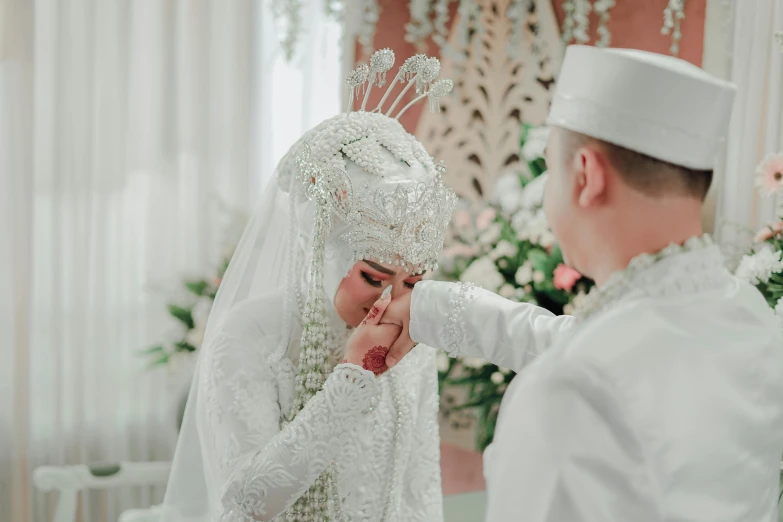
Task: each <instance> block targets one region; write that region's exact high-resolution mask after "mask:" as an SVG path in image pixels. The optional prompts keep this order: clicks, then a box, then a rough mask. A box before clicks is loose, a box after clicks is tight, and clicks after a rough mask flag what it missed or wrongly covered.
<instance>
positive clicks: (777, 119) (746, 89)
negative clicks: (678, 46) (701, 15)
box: [716, 0, 783, 252]
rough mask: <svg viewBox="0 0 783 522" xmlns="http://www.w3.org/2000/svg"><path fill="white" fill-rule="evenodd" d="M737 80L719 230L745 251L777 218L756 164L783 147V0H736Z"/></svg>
mask: <svg viewBox="0 0 783 522" xmlns="http://www.w3.org/2000/svg"><path fill="white" fill-rule="evenodd" d="M732 7H733V10H732V11H731V12H730V15H731V19H730V20H729V26H730V27H729V28H730V29H732V30H733V34H732V42H733V43H732V52H731V56H730V60H731V81H733V82H734V83H736V84H737V86H738V92H737V99H736V102H735V105H734V112H733V114H732V118H731V127H730V130H729V136H728V142H727V148H726V158H725V162H724V165H723V167H722V169H721V170H722V172H719V174H720V177H719V192H718V195H719V196H718V197H719V199H718V205H717V218H716V222H717V227H716V231H717V234H718V237H719V239H720V240H721V242H722V243H724V244H726V245H728V246H734V247H735V248H734V250H735V251H737V252H739V251H741V250H742V249H743V248H744V247H746V246H748V243H749V240H750V239H751V238H752V233H753V232H755V231H756V229H758V228H759V227H761V226H763V225H764V224H766V223H768V222H770V221H772V220H773V219H775V217H776V216H775V201H773V200H771V199H769V198H764V197H763V196H760V195H759V194H758V191H757V190H756V187H755V185H754V179H755V168H756V165H758V163H759V162H760V161H761V160H762V159H763V157H764V156H765V155H766V154H768V153H773V152H781V151H783V52H782V51H781V48H780V45H779V44H778V43H777V42H776V41H775V38H774V34H775V32H776V31H783V0H753V1H742V2H739V1H737V2H733V4H732Z"/></svg>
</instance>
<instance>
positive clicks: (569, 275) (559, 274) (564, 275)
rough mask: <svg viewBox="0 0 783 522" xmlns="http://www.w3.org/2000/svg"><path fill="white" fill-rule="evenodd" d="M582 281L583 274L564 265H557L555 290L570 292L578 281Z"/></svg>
mask: <svg viewBox="0 0 783 522" xmlns="http://www.w3.org/2000/svg"><path fill="white" fill-rule="evenodd" d="M580 279H582V274H580V273H579V272H577V271H576V270H574V269H573V268H571V267H570V266H566V265H564V264H562V263H561V264H559V265H557V268H555V274H554V283H555V288H557V289H560V290H565V291H566V292H570V291H571V289H572V288H573V287H574V285H575V284H576V282H577V281H579V280H580Z"/></svg>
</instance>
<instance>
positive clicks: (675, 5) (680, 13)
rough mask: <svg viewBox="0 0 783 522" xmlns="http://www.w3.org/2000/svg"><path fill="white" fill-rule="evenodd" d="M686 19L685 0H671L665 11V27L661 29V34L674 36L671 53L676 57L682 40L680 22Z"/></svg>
mask: <svg viewBox="0 0 783 522" xmlns="http://www.w3.org/2000/svg"><path fill="white" fill-rule="evenodd" d="M683 18H685V0H669V5H667V6H666V9H664V10H663V27H662V28H661V34H663V35H668V34H670V33H671V35H672V46H671V47H670V48H669V51H671V53H672V54H673V55H674V56H677V55H678V54H679V52H680V38H682V32H681V31H680V22H682V19H683Z"/></svg>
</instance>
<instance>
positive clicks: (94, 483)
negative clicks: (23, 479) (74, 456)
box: [33, 462, 171, 522]
mask: <svg viewBox="0 0 783 522" xmlns="http://www.w3.org/2000/svg"><path fill="white" fill-rule="evenodd" d="M170 471H171V462H121V463H118V464H108V465H93V466H88V465H85V464H78V465H75V466H41V467H39V468H36V470H35V472H34V473H33V483H34V484H35V487H36V488H38V489H39V490H41V491H44V492H48V491H55V490H56V491H57V492H58V493H59V496H58V499H57V507H56V508H55V512H54V519H53V520H52V522H74V520H75V519H76V507H77V504H78V500H79V492H81V491H84V490H87V489H111V488H117V487H121V486H158V485H163V486H165V485H166V483H167V482H168V479H169V473H170ZM143 513H147V516H148V518H147V519H142V518H139V517H140V516H141V514H143ZM154 513H155V510H154V508H153V509H147V510H130V511H128V512H125V513H123V514H122V515H121V516H120V521H121V522H142V520H143V521H144V522H147V521H148V520H150V521H155V522H157V517H155V518H149V517H151V516H154ZM126 515H127V516H126ZM133 517H136V518H133Z"/></svg>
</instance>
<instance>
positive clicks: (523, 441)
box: [410, 243, 783, 522]
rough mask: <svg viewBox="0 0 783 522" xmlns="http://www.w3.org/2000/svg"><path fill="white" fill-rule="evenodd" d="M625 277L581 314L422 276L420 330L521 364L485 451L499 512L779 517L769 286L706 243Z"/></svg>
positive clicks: (416, 324) (571, 520) (557, 521)
mask: <svg viewBox="0 0 783 522" xmlns="http://www.w3.org/2000/svg"><path fill="white" fill-rule="evenodd" d="M691 244H692V243H691ZM637 264H638V263H637ZM620 279H622V278H620ZM615 282H616V281H615ZM619 287H620V289H621V290H618V291H617V292H616V294H615V295H614V296H613V297H612V298H610V299H607V300H605V301H603V302H602V303H600V305H599V306H597V309H596V310H595V311H594V313H593V314H592V315H590V316H589V317H587V318H585V319H583V320H581V321H579V322H577V321H575V320H574V319H573V318H570V317H568V318H566V317H554V316H552V314H550V313H549V312H547V311H545V310H543V309H541V308H538V307H535V306H532V305H528V304H516V303H511V302H509V301H507V300H505V299H502V298H500V297H498V296H496V295H494V294H491V293H490V292H486V291H482V290H476V289H473V290H471V289H469V288H466V287H464V286H463V287H461V288H460V285H458V284H451V283H436V282H423V283H420V284H418V285H416V289H415V290H414V293H413V298H412V299H413V300H412V307H411V330H410V331H411V337H412V338H413V340H414V341H417V342H421V343H426V344H428V345H431V346H440V347H443V348H444V349H448V348H450V349H451V350H452V351H458V352H459V353H460V355H467V356H475V357H483V358H485V359H487V360H490V361H492V362H495V363H497V364H499V365H502V366H506V367H509V368H511V369H513V370H516V371H517V372H520V375H519V376H517V377H516V378H515V379H514V381H513V383H512V384H511V386H510V387H509V389H508V390H507V392H506V394H505V397H504V399H503V403H502V406H501V410H500V415H499V419H498V425H497V427H496V432H495V433H496V436H495V439H494V442H493V444H492V445H491V446H490V448H488V449H487V451H486V453H485V464H484V472H485V477H486V481H487V490H488V513H487V518H486V521H487V522H510V521H516V520H520V521H521V520H524V521H525V522H545V521H546V522H609V521H617V522H631V521H633V522H648V521H656V522H657V521H666V522H686V521H687V522H702V521H703V522H729V521H730V522H750V521H753V522H757V521H765V522H772V521H773V520H775V521H776V520H777V500H778V481H779V473H780V461H781V452H782V451H783V445H782V444H781V441H783V334H782V333H781V328H780V325H779V324H778V322H777V320H776V318H775V317H774V315H773V314H772V313H771V310H770V309H769V307H768V306H767V304H766V302H765V301H764V299H763V298H762V296H761V295H760V294H759V293H758V291H757V290H756V289H755V288H753V287H751V286H750V285H747V284H745V283H743V282H741V281H739V280H737V279H736V278H734V277H733V276H732V275H730V274H729V273H728V272H727V271H726V270H725V269H724V267H723V265H722V258H721V256H720V253H719V252H718V249H717V247H716V246H713V245H709V244H707V245H705V244H702V243H699V245H698V246H697V247H696V248H692V249H690V250H685V251H680V252H675V253H670V255H667V256H665V257H664V258H663V259H662V260H660V261H658V262H657V263H654V264H651V265H650V266H646V267H643V268H642V269H640V270H637V271H636V272H635V273H633V275H629V276H628V278H627V280H626V281H624V283H623V284H621V285H619ZM444 317H445V318H446V319H447V320H446V321H445V322H444ZM550 344H551V348H550V349H548V350H547V349H546V348H547V347H548V346H549V345H550ZM541 352H545V353H542V354H541V356H540V357H537V358H535V357H534V356H535V355H536V354H538V353H541ZM534 359H535V360H534ZM528 363H530V364H528ZM523 367H525V368H524V369H523Z"/></svg>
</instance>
